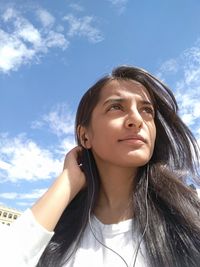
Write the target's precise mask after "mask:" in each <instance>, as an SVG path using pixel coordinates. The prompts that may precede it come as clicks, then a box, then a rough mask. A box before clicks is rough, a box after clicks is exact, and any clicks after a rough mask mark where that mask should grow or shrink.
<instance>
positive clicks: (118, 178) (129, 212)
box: [94, 166, 137, 224]
mask: <svg viewBox="0 0 200 267" xmlns="http://www.w3.org/2000/svg"><path fill="white" fill-rule="evenodd" d="M98 167H99V166H98ZM136 173H137V169H133V168H121V167H116V166H109V167H108V166H104V167H103V168H99V174H100V177H101V186H100V193H99V199H98V203H97V206H96V208H95V211H94V213H95V215H96V216H97V217H98V219H100V220H101V221H102V222H103V223H106V224H110V223H117V222H120V221H123V220H127V219H130V218H132V217H133V188H134V178H135V176H136Z"/></svg>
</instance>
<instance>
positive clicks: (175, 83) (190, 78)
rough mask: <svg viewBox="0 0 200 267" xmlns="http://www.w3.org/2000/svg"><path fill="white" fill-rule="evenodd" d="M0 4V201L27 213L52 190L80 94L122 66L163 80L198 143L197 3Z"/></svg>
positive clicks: (70, 142) (64, 0) (86, 0)
mask: <svg viewBox="0 0 200 267" xmlns="http://www.w3.org/2000/svg"><path fill="white" fill-rule="evenodd" d="M0 3H1V4H0V121H1V123H0V204H2V205H6V206H9V207H13V208H17V209H20V210H24V209H26V208H27V207H30V206H31V205H32V203H33V202H35V200H36V199H37V198H38V197H39V196H40V195H41V194H42V193H43V192H44V191H45V190H46V189H47V187H48V186H49V185H50V184H51V183H52V181H53V179H54V178H55V177H56V176H57V175H58V174H59V173H60V171H61V170H62V162H63V159H64V155H65V154H66V152H67V151H68V150H69V149H70V148H72V147H73V146H74V145H75V143H74V135H73V130H74V126H73V125H74V116H75V111H76V108H77V105H78V101H79V99H80V97H81V96H82V94H83V93H84V92H85V91H86V90H87V89H88V88H89V86H90V85H92V84H93V83H94V82H95V81H96V80H97V79H98V78H100V77H101V76H103V75H104V74H106V73H109V72H110V71H111V69H112V68H113V67H115V66H117V65H120V64H131V65H136V66H139V67H143V68H145V69H147V70H148V71H150V72H151V73H153V74H154V75H157V76H159V77H160V78H161V79H162V80H163V81H164V82H165V83H167V84H168V85H169V86H170V87H171V89H172V90H173V91H174V93H175V95H176V97H177V100H178V103H179V107H180V115H181V117H182V118H183V120H184V121H185V123H186V124H187V125H188V126H189V127H190V129H191V130H192V132H193V133H194V135H195V136H196V138H197V140H198V142H199V143H200V108H199V101H200V27H199V25H200V16H199V14H200V2H199V1H197V0H196V1H195V0H191V1H188V0H176V1H174V0H168V1H160V0H151V1H149V0H102V1H92V0H79V1H76V0H75V1H72V0H71V1H70V0H60V1H48V0H41V1H39V0H35V1H22V0H21V1H20V0H17V1H9V0H5V1H4V0H0Z"/></svg>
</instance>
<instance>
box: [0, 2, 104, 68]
mask: <svg viewBox="0 0 200 267" xmlns="http://www.w3.org/2000/svg"><path fill="white" fill-rule="evenodd" d="M71 7H72V8H73V10H75V9H76V10H78V9H79V11H83V8H82V7H81V6H80V5H78V4H71ZM31 12H32V13H31V15H32V16H30V14H29V13H30V12H29V13H28V14H29V15H28V14H27V15H26V12H23V13H22V12H20V11H19V10H18V9H16V8H13V7H8V8H6V9H5V10H4V11H2V9H1V10H0V72H3V73H9V72H10V71H13V70H18V69H19V67H20V66H22V65H27V64H33V63H35V62H37V63H38V62H39V60H41V57H42V56H43V55H44V54H47V53H48V52H50V51H51V49H52V48H57V49H60V50H61V51H64V50H65V49H66V48H67V47H68V46H69V44H70V42H71V39H72V38H73V37H74V36H78V37H81V38H86V39H87V40H88V41H89V42H91V43H98V42H100V41H102V40H103V34H102V33H101V31H100V30H99V29H98V28H97V26H96V25H95V24H96V20H95V18H94V17H93V16H83V17H76V16H74V15H73V14H68V15H66V16H63V17H62V16H61V17H60V18H59V19H56V17H55V16H54V15H52V14H51V13H50V12H48V11H47V10H45V9H43V8H37V9H36V8H34V9H32V10H31ZM34 18H36V19H34Z"/></svg>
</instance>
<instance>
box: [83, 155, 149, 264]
mask: <svg viewBox="0 0 200 267" xmlns="http://www.w3.org/2000/svg"><path fill="white" fill-rule="evenodd" d="M87 158H88V163H89V170H90V174H91V176H92V183H93V188H94V175H93V171H92V166H91V161H90V155H89V151H88V150H87ZM148 173H149V164H147V168H146V188H145V206H146V224H145V227H144V231H143V233H142V235H141V238H140V240H139V242H138V244H137V247H136V250H135V253H134V254H135V256H134V262H133V267H135V266H136V261H137V256H138V253H139V249H140V245H141V243H142V240H143V238H144V235H145V233H146V230H147V227H148V221H149V217H148V216H149V215H148V213H149V212H148V199H147V193H148V184H149V175H148ZM93 197H94V190H93V192H92V199H93ZM91 205H92V203H91ZM91 205H90V208H89V227H90V230H91V232H92V235H93V236H94V238H95V239H96V241H97V242H98V243H99V244H101V245H102V246H103V247H105V248H106V249H108V250H110V251H111V252H113V253H114V254H116V255H117V256H118V257H119V258H120V259H121V260H122V261H123V263H124V264H125V266H126V267H129V265H128V263H127V262H126V260H125V259H124V258H123V257H122V256H121V255H120V254H119V253H118V252H116V251H114V250H113V249H112V248H110V247H108V246H106V245H105V244H103V243H102V242H101V241H100V240H99V239H98V238H97V236H96V234H95V231H94V229H93V227H92V223H91V209H92V207H91Z"/></svg>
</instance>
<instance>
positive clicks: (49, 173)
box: [0, 136, 63, 182]
mask: <svg viewBox="0 0 200 267" xmlns="http://www.w3.org/2000/svg"><path fill="white" fill-rule="evenodd" d="M0 160H1V161H0V163H1V166H0V177H1V179H3V180H4V181H5V180H6V181H11V182H16V181H18V180H29V181H31V180H40V179H41V180H42V179H50V178H52V177H56V176H57V175H58V174H59V173H60V172H61V170H62V165H63V163H62V160H61V159H60V160H59V159H56V158H54V155H53V153H52V152H51V151H49V150H47V149H43V148H40V147H39V146H38V145H37V144H36V143H35V142H34V141H32V140H29V139H26V138H25V137H22V136H18V137H15V138H13V139H12V138H8V137H6V136H2V137H1V139H0Z"/></svg>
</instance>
